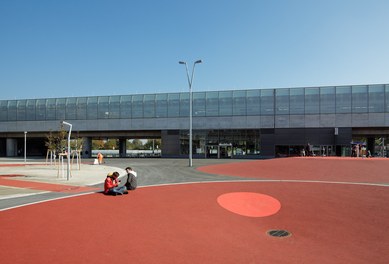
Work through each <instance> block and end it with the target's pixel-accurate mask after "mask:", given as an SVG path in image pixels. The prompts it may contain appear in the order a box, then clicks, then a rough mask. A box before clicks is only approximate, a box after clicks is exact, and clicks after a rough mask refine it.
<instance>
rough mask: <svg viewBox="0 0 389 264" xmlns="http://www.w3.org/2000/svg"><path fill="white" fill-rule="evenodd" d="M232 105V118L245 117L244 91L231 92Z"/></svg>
mask: <svg viewBox="0 0 389 264" xmlns="http://www.w3.org/2000/svg"><path fill="white" fill-rule="evenodd" d="M232 105H233V107H232V109H233V113H232V114H233V115H234V116H240V115H246V108H247V106H246V91H233V94H232Z"/></svg>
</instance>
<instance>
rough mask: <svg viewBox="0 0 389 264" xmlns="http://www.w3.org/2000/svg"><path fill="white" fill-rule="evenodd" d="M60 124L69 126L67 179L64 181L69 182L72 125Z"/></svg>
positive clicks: (63, 122)
mask: <svg viewBox="0 0 389 264" xmlns="http://www.w3.org/2000/svg"><path fill="white" fill-rule="evenodd" d="M61 124H64V125H67V126H69V134H68V151H67V155H66V157H67V159H68V168H67V169H68V171H67V177H66V180H69V179H70V135H71V134H72V127H73V125H72V124H70V123H68V122H65V121H62V122H61Z"/></svg>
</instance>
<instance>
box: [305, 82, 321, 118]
mask: <svg viewBox="0 0 389 264" xmlns="http://www.w3.org/2000/svg"><path fill="white" fill-rule="evenodd" d="M319 106H320V94H319V88H305V113H306V114H318V113H319V110H320V109H319Z"/></svg>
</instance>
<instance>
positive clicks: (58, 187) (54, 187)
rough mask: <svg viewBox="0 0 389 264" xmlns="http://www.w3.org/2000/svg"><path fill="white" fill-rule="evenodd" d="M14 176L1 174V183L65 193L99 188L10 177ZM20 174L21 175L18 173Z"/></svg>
mask: <svg viewBox="0 0 389 264" xmlns="http://www.w3.org/2000/svg"><path fill="white" fill-rule="evenodd" d="M14 176H15V175H6V176H4V175H3V176H0V185H3V186H10V187H18V188H26V189H32V190H40V191H50V192H64V193H79V192H89V191H96V190H98V189H97V188H93V187H84V186H74V185H63V184H53V183H43V182H33V181H23V180H10V179H8V178H9V177H14ZM18 176H20V175H18Z"/></svg>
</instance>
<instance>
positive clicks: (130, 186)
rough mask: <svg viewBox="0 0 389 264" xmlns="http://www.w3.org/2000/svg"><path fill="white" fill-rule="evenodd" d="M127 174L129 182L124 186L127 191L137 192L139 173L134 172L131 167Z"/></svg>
mask: <svg viewBox="0 0 389 264" xmlns="http://www.w3.org/2000/svg"><path fill="white" fill-rule="evenodd" d="M126 172H127V181H126V183H125V184H124V185H125V186H126V188H127V190H135V189H136V187H138V182H137V179H136V177H137V173H136V171H134V170H133V169H132V168H131V167H127V168H126Z"/></svg>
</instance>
